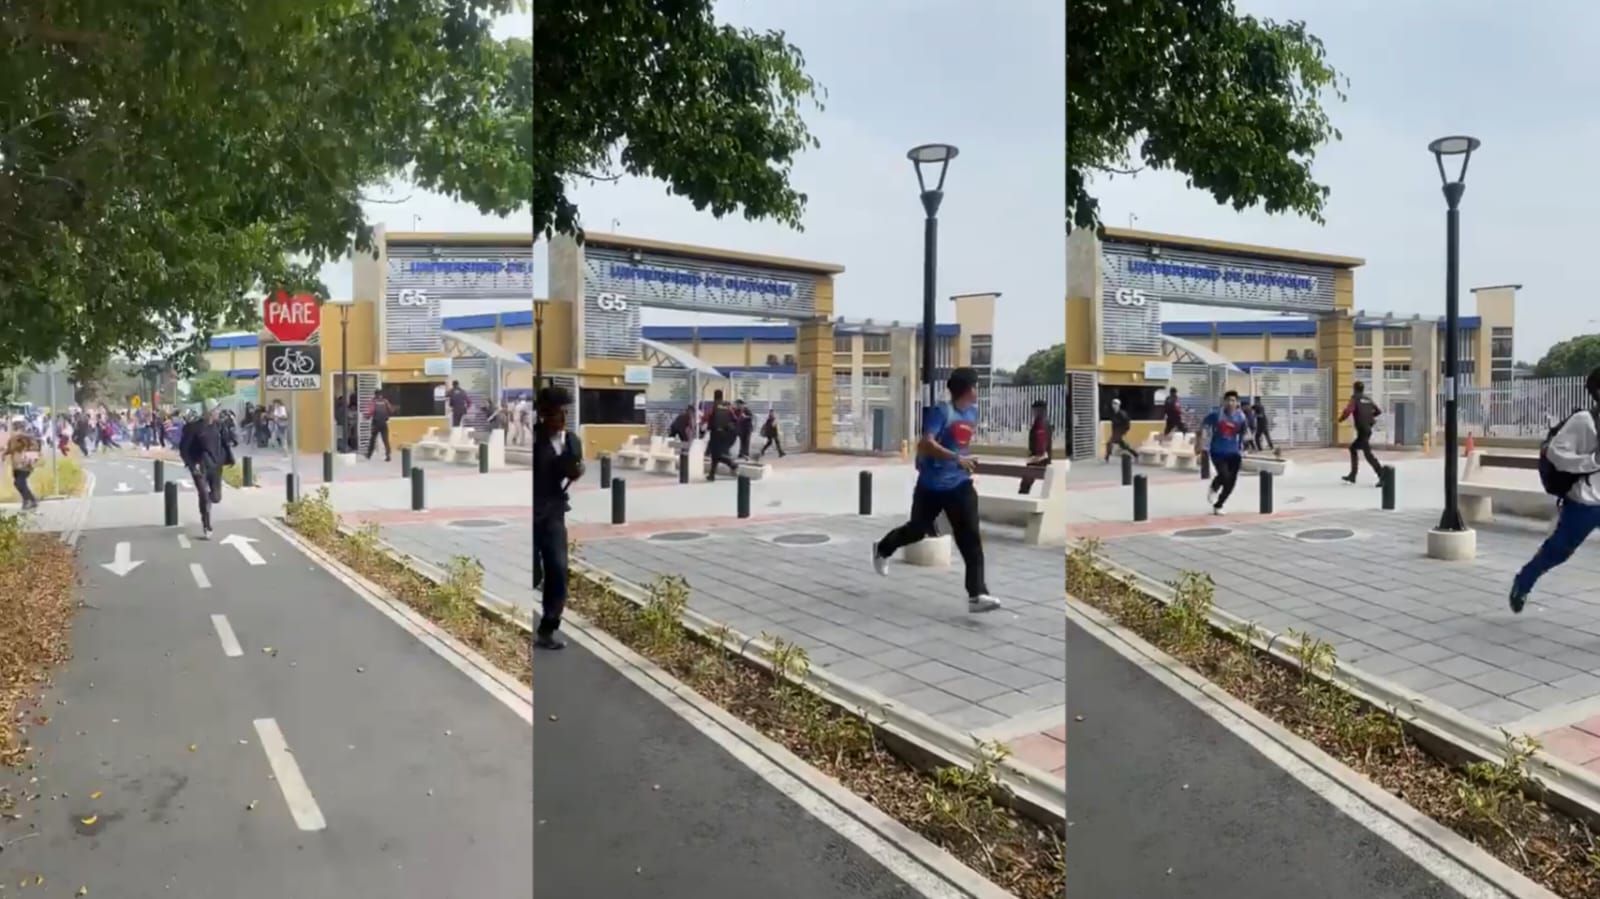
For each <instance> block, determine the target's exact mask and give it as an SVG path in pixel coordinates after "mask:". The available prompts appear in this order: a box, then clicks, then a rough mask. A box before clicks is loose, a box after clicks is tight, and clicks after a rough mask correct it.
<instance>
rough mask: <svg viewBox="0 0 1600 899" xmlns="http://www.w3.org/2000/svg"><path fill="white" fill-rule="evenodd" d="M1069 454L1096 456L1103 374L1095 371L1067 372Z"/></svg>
mask: <svg viewBox="0 0 1600 899" xmlns="http://www.w3.org/2000/svg"><path fill="white" fill-rule="evenodd" d="M1067 406H1068V411H1067V438H1066V439H1067V454H1068V456H1070V457H1071V458H1073V459H1093V458H1095V457H1096V456H1097V455H1098V453H1099V451H1100V448H1099V445H1098V444H1099V442H1100V437H1099V433H1100V376H1099V374H1098V373H1096V372H1092V371H1069V372H1067Z"/></svg>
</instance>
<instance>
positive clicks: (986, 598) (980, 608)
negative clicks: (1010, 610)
mask: <svg viewBox="0 0 1600 899" xmlns="http://www.w3.org/2000/svg"><path fill="white" fill-rule="evenodd" d="M998 608H1000V600H998V599H995V598H994V597H993V596H990V595H989V594H987V593H985V594H982V595H980V596H974V597H972V598H971V599H969V600H967V611H968V612H972V613H973V614H977V613H979V612H993V611H994V610H995V609H998Z"/></svg>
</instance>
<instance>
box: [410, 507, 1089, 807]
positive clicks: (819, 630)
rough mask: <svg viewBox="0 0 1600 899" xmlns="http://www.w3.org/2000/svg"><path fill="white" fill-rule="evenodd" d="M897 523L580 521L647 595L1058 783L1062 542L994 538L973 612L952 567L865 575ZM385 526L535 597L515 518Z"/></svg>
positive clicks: (522, 527) (594, 557) (509, 590)
mask: <svg viewBox="0 0 1600 899" xmlns="http://www.w3.org/2000/svg"><path fill="white" fill-rule="evenodd" d="M899 523H900V519H899V518H888V517H878V518H867V517H860V516H848V515H846V516H782V517H775V518H774V519H772V520H766V521H760V520H756V519H750V520H746V521H742V522H741V521H739V520H737V519H733V518H722V519H720V520H717V519H710V518H709V517H698V518H689V519H658V520H653V521H650V522H648V523H647V526H636V527H628V528H624V529H618V530H616V531H610V532H608V530H607V528H608V526H600V525H593V526H585V527H587V528H588V531H587V536H585V537H584V538H582V548H581V550H580V553H581V556H582V558H583V560H584V561H585V562H586V563H587V564H590V565H593V566H595V567H597V568H599V569H601V570H603V571H605V572H607V573H609V574H611V575H612V576H614V577H616V578H619V579H621V580H624V581H629V582H632V583H633V584H636V585H639V586H641V587H644V588H646V589H648V587H649V586H650V585H651V584H652V583H653V582H654V581H655V580H656V579H657V578H659V577H661V576H664V575H682V576H683V577H684V578H686V579H687V580H688V583H689V586H690V600H689V605H690V607H691V608H692V609H694V610H695V611H697V612H699V613H701V614H703V615H705V616H707V617H709V618H710V619H712V620H714V621H717V622H719V623H721V624H725V625H728V626H729V627H732V628H734V629H735V630H737V631H740V632H742V633H744V634H748V635H751V636H759V635H761V634H763V633H768V634H773V635H776V636H780V637H782V638H784V639H786V640H790V641H793V642H795V643H797V644H798V645H800V646H802V647H804V648H805V649H806V651H807V654H808V655H809V657H810V660H811V664H812V665H814V666H817V667H819V668H822V669H825V670H826V671H828V672H829V673H830V674H832V675H834V676H836V677H839V678H841V679H843V680H845V681H848V682H851V683H854V684H858V685H861V686H864V687H866V688H868V689H870V690H873V691H875V692H877V693H879V694H881V695H883V696H885V697H887V698H888V699H890V700H892V701H894V702H897V703H899V704H901V705H904V706H907V707H909V708H911V709H914V710H916V711H918V712H921V713H922V714H924V715H927V716H930V717H932V718H933V719H934V720H936V721H938V722H939V723H941V724H943V725H945V726H946V727H949V728H952V729H953V730H955V731H956V732H957V733H968V732H972V733H976V734H978V735H980V736H983V737H985V738H988V739H995V740H999V741H1002V742H1005V743H1007V744H1008V745H1010V746H1011V747H1012V749H1013V751H1014V753H1015V754H1016V756H1017V757H1018V758H1019V759H1021V760H1023V761H1025V762H1027V763H1028V764H1030V765H1032V766H1033V767H1035V768H1037V769H1038V770H1040V771H1042V772H1046V773H1053V774H1054V775H1055V776H1057V777H1060V776H1061V775H1062V771H1063V770H1064V768H1065V765H1066V760H1065V757H1064V753H1063V744H1062V735H1061V730H1060V728H1061V725H1062V723H1063V722H1064V721H1065V711H1064V706H1065V702H1066V696H1065V692H1066V688H1065V684H1064V682H1063V680H1062V664H1063V663H1062V655H1063V653H1064V651H1065V648H1064V643H1063V639H1064V638H1063V632H1062V619H1061V597H1062V576H1063V567H1062V566H1063V561H1062V555H1061V550H1060V549H1059V548H1056V549H1047V548H1039V547H1030V546H1025V545H1022V544H1021V543H1019V542H1017V541H1015V540H1014V539H1007V538H1005V537H1003V536H1001V535H1000V534H998V533H996V534H991V535H990V536H989V538H988V540H987V544H986V547H985V554H986V556H987V562H988V565H987V570H988V580H989V586H990V588H991V590H992V591H993V592H995V593H996V594H997V595H999V596H1001V597H1003V598H1004V599H1005V601H1006V602H1007V606H1006V607H1005V608H1004V609H1002V610H1000V611H998V612H994V613H990V614H986V615H978V616H975V615H972V614H970V613H968V612H967V609H966V593H965V590H964V588H963V586H962V569H961V565H960V562H959V561H956V562H955V563H954V564H953V565H952V567H951V568H949V569H944V570H936V569H928V568H917V567H913V566H907V565H897V566H895V567H894V568H893V569H892V570H891V574H892V576H891V577H889V578H887V579H885V578H880V577H878V576H877V575H876V574H875V573H874V572H873V570H872V566H871V561H870V548H871V545H872V541H874V540H876V539H877V538H878V537H879V536H880V535H881V534H882V533H883V532H884V531H886V530H887V529H888V528H890V527H892V526H894V525H897V524H899ZM464 524H466V522H462V521H458V522H454V523H453V524H452V523H444V522H434V523H428V524H412V525H393V526H390V527H388V528H387V529H386V530H385V537H386V539H387V540H388V541H389V542H390V543H391V544H393V545H394V546H395V547H396V548H397V549H399V550H401V551H402V552H405V553H409V554H411V555H414V556H416V557H418V558H422V559H426V560H428V561H431V562H433V563H434V564H443V563H444V562H446V561H448V559H449V557H450V556H452V555H458V554H459V555H470V556H474V557H476V558H478V559H479V560H480V561H481V562H482V563H483V565H484V583H485V586H486V587H487V588H488V589H489V590H490V591H491V592H493V593H496V594H498V595H499V596H501V597H503V598H505V599H507V600H508V601H512V602H517V603H523V602H526V603H528V605H529V607H530V608H531V607H532V602H533V599H534V594H533V592H532V586H533V572H532V561H531V555H532V553H531V548H532V535H531V534H532V532H531V527H530V526H529V525H528V524H526V523H519V524H518V526H515V527H514V526H512V525H511V523H509V522H508V523H507V526H505V527H486V528H479V527H470V526H469V527H462V526H461V525H464Z"/></svg>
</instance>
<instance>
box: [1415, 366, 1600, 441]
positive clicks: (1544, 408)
mask: <svg viewBox="0 0 1600 899" xmlns="http://www.w3.org/2000/svg"><path fill="white" fill-rule="evenodd" d="M1583 380H1584V379H1583V378H1582V377H1576V376H1575V377H1568V378H1526V379H1518V380H1515V381H1499V382H1496V383H1494V384H1492V385H1490V386H1488V387H1477V386H1472V387H1460V388H1457V391H1456V422H1457V424H1458V427H1459V429H1460V433H1461V436H1463V437H1465V436H1466V435H1468V434H1475V435H1477V436H1479V437H1543V436H1544V434H1545V432H1546V431H1547V430H1549V429H1550V428H1552V427H1554V426H1555V425H1556V424H1557V423H1558V422H1560V421H1561V419H1563V418H1565V417H1567V416H1568V415H1570V414H1572V412H1573V410H1575V409H1583V408H1586V407H1587V406H1588V405H1589V400H1588V396H1587V394H1585V392H1584V389H1583ZM1434 401H1435V403H1436V404H1437V406H1436V408H1437V411H1438V413H1439V423H1440V427H1443V426H1444V401H1445V397H1444V392H1443V390H1440V391H1437V392H1436V393H1435V396H1434Z"/></svg>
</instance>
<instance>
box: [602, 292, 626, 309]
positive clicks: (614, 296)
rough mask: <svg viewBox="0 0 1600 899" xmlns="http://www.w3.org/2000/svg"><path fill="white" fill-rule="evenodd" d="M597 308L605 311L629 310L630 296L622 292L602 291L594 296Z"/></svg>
mask: <svg viewBox="0 0 1600 899" xmlns="http://www.w3.org/2000/svg"><path fill="white" fill-rule="evenodd" d="M594 304H595V306H596V308H599V309H601V310H603V311H605V312H627V311H628V296H627V294H621V293H602V294H599V295H597V296H596V297H595V298H594Z"/></svg>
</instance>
